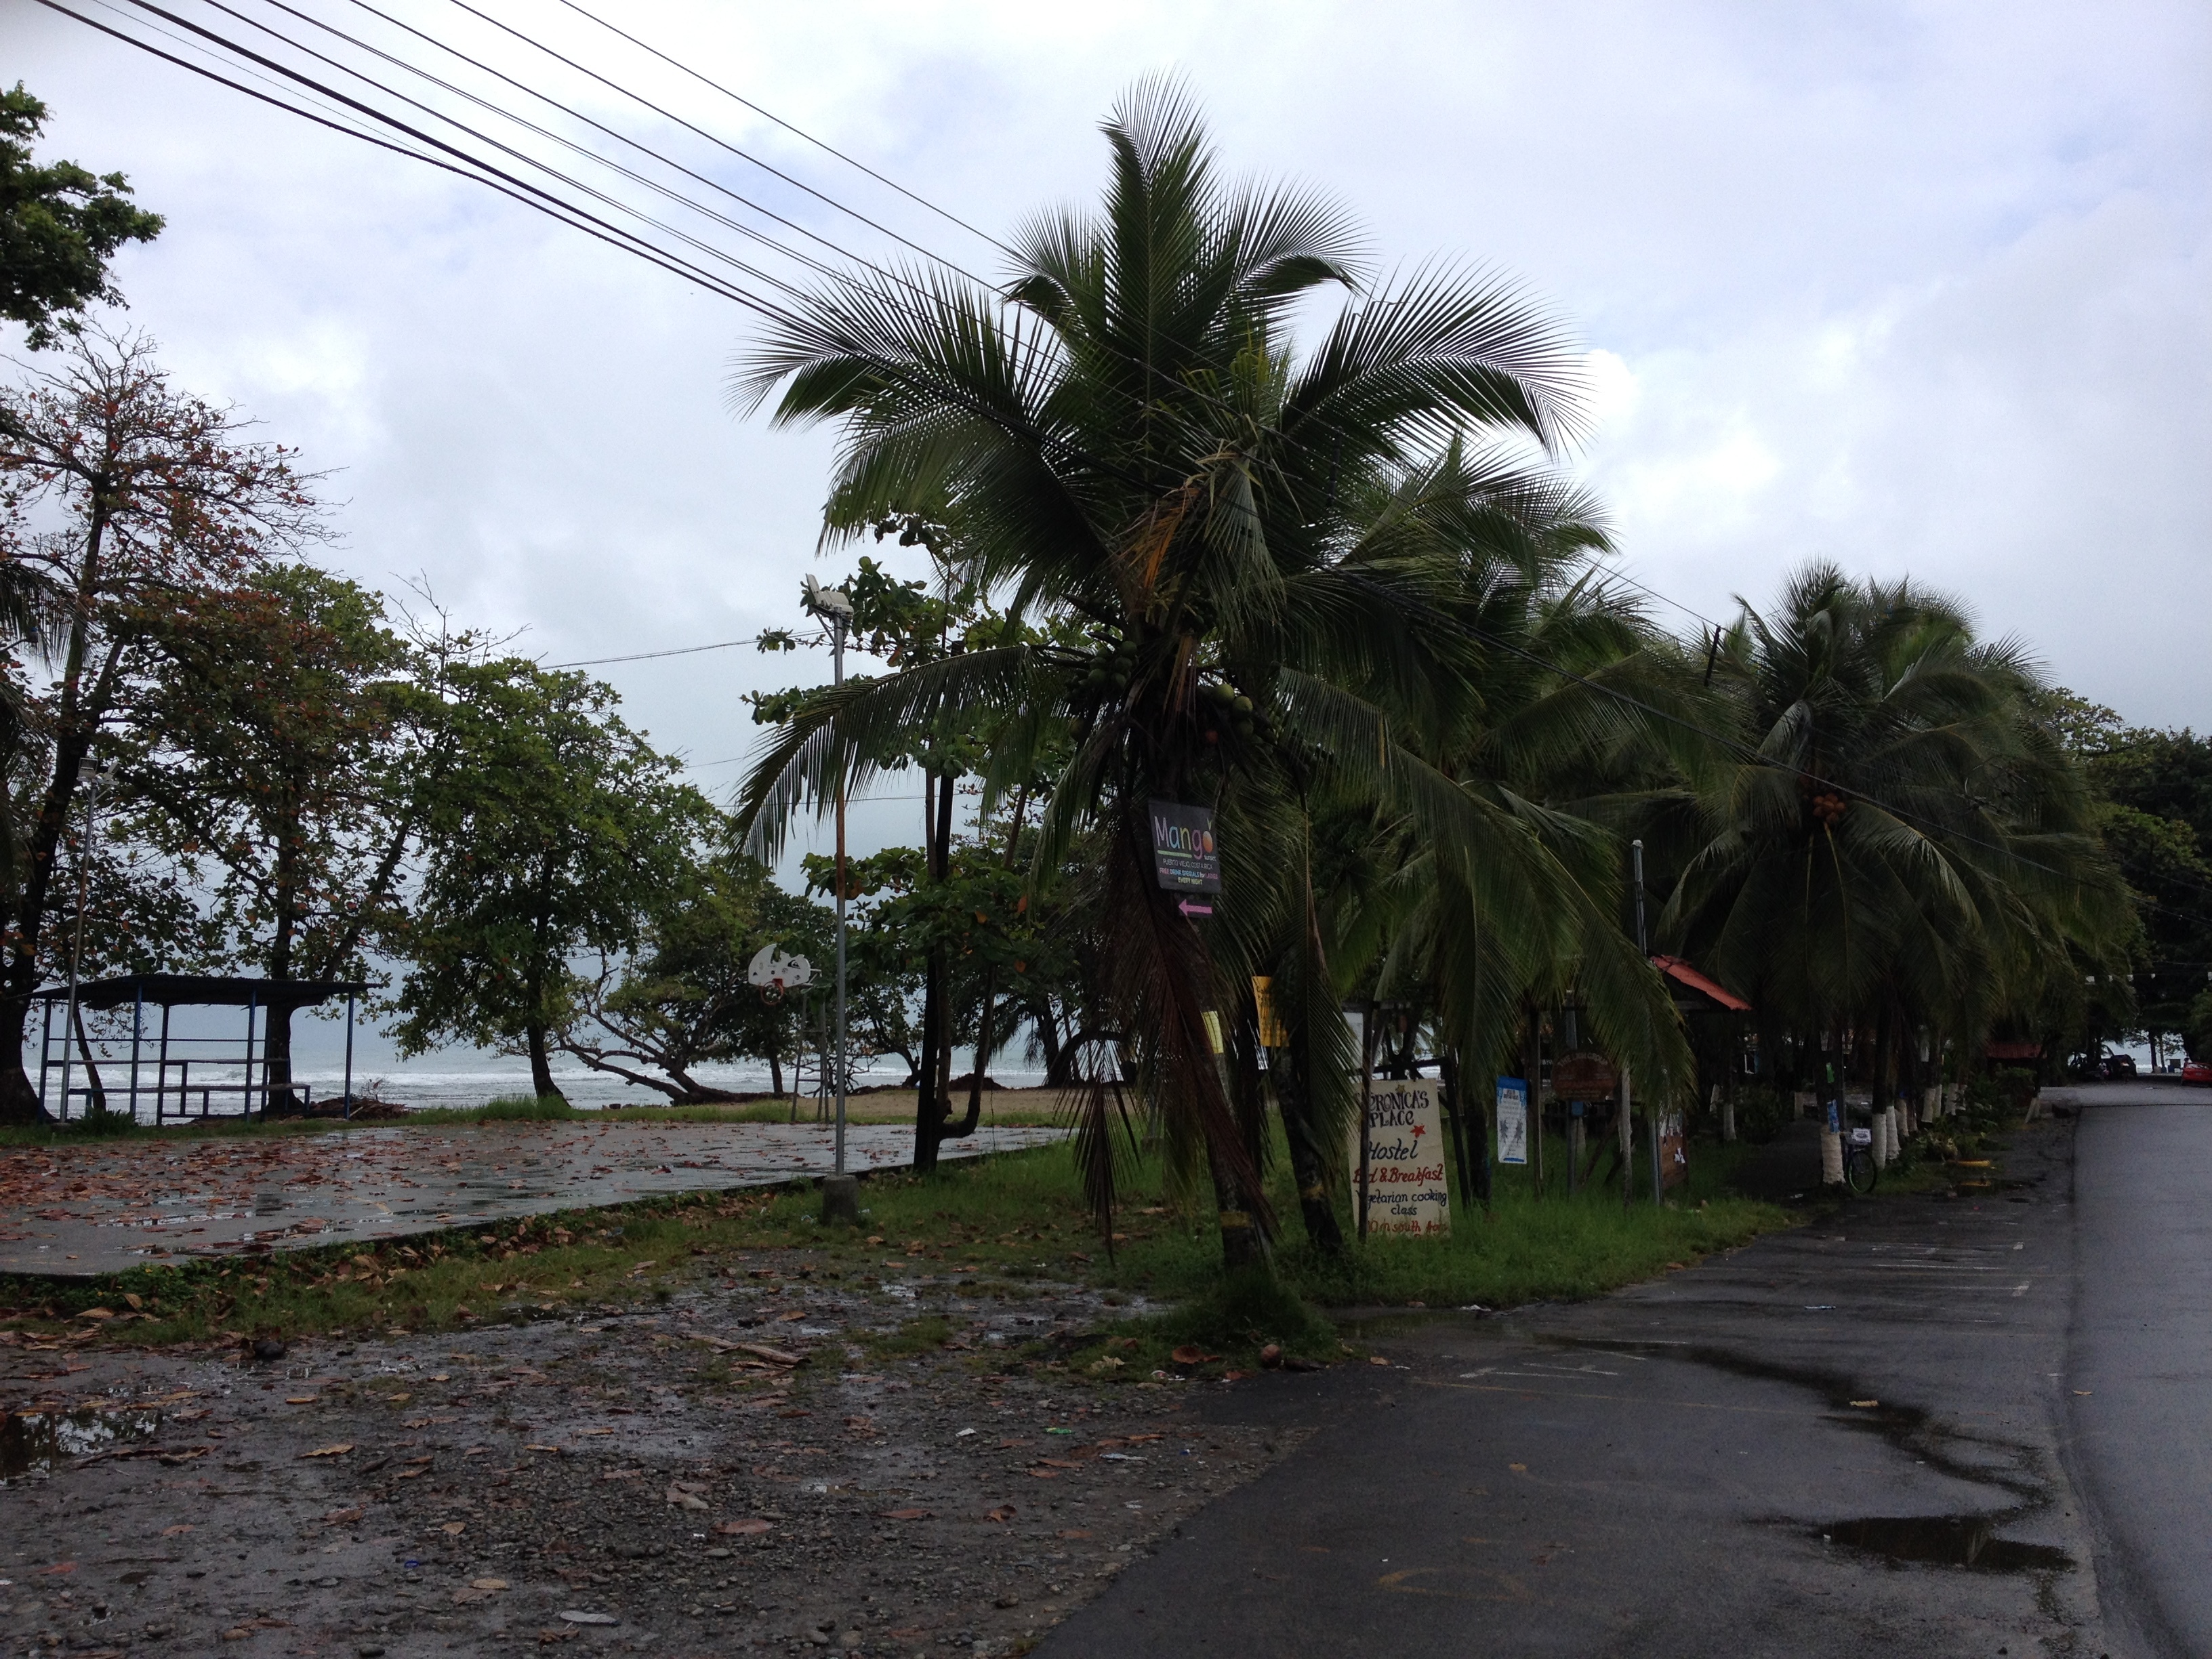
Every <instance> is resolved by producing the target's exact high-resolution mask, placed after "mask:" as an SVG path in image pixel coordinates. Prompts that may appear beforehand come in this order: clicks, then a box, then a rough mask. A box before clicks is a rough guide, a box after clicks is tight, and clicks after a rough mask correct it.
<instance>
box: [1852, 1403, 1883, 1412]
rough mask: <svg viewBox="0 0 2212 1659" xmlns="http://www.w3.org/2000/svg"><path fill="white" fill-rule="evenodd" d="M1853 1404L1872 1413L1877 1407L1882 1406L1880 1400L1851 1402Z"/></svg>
mask: <svg viewBox="0 0 2212 1659" xmlns="http://www.w3.org/2000/svg"><path fill="white" fill-rule="evenodd" d="M1851 1404H1852V1405H1854V1406H1856V1407H1858V1409H1859V1410H1861V1411H1863V1412H1865V1411H1872V1410H1873V1409H1874V1408H1875V1407H1876V1406H1879V1405H1880V1404H1881V1401H1879V1400H1854V1401H1851Z"/></svg>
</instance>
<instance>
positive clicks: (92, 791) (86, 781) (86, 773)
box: [76, 755, 115, 795]
mask: <svg viewBox="0 0 2212 1659" xmlns="http://www.w3.org/2000/svg"><path fill="white" fill-rule="evenodd" d="M114 781H115V774H114V773H112V772H111V771H109V770H108V769H106V767H104V766H102V765H101V764H100V763H99V762H98V761H96V760H94V759H93V758H92V757H91V756H89V755H88V756H86V757H84V758H83V759H82V760H81V761H79V762H78V763H76V787H78V788H79V789H82V791H84V792H85V793H87V794H88V795H100V794H105V793H106V792H107V789H108V787H109V786H110V785H111V784H112V783H113V782H114Z"/></svg>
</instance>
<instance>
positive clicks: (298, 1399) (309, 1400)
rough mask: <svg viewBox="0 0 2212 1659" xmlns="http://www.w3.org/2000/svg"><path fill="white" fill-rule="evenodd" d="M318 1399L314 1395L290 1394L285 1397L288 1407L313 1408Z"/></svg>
mask: <svg viewBox="0 0 2212 1659" xmlns="http://www.w3.org/2000/svg"><path fill="white" fill-rule="evenodd" d="M318 1398H319V1396H317V1395H312V1394H288V1395H285V1396H284V1403H285V1404H286V1405H288V1406H312V1405H313V1404H314V1403H315V1401H316V1400H317V1399H318Z"/></svg>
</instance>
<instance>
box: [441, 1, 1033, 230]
mask: <svg viewBox="0 0 2212 1659" xmlns="http://www.w3.org/2000/svg"><path fill="white" fill-rule="evenodd" d="M455 3H457V4H458V3H459V0H455ZM561 3H562V5H564V6H566V7H568V9H569V10H570V11H573V12H574V13H575V14H576V15H578V16H579V17H582V18H584V19H586V20H587V21H591V22H593V23H596V24H598V25H599V27H601V28H603V29H605V30H606V31H607V33H610V34H612V35H616V36H618V37H619V38H621V39H622V40H627V41H629V43H630V45H632V46H635V47H636V48H637V49H638V50H639V51H641V52H647V53H648V54H650V55H651V56H653V57H654V58H659V60H660V61H661V62H662V63H664V64H667V65H668V66H669V67H670V68H671V69H675V70H682V71H683V72H684V74H686V75H688V76H690V77H691V78H692V79H693V80H695V81H696V82H700V83H701V84H702V85H703V86H707V87H710V88H713V89H714V91H716V92H719V93H720V94H722V96H723V97H725V98H727V99H729V100H731V101H732V103H736V104H742V105H743V106H744V107H745V108H747V109H749V110H750V111H752V112H753V113H754V114H756V115H757V116H760V117H762V118H763V119H766V120H769V121H773V122H775V125H778V126H780V127H781V128H782V129H783V130H784V131H786V132H788V133H790V134H792V135H793V137H798V138H802V139H804V140H805V142H806V143H810V144H811V145H813V146H814V147H815V149H818V150H823V151H825V152H826V153H828V154H829V155H834V156H836V158H837V159H838V160H839V161H842V162H843V163H844V164H845V165H846V166H847V167H854V168H856V169H858V170H859V171H860V172H861V173H866V175H867V176H868V177H869V178H871V179H874V180H875V181H876V182H877V183H878V184H879V185H888V186H889V187H890V189H892V190H895V191H897V192H898V193H899V194H900V195H902V196H903V197H906V198H907V199H908V201H910V202H915V203H917V204H920V205H921V206H922V207H925V208H927V209H928V210H929V211H931V212H932V213H933V214H935V215H936V216H938V217H939V218H940V219H943V220H945V221H946V222H948V223H951V224H955V225H957V226H959V228H961V229H963V230H964V231H966V232H967V233H968V234H969V235H971V236H975V237H980V238H981V240H984V241H986V242H988V243H989V244H990V245H991V246H993V247H995V248H997V249H998V250H999V251H1000V252H1002V253H1006V254H1008V255H1011V256H1012V257H1014V258H1019V257H1020V256H1019V255H1018V254H1017V253H1015V251H1014V250H1013V249H1012V248H1011V247H1009V246H1007V245H1006V243H1004V242H1002V241H1000V240H999V239H998V238H997V237H995V236H994V235H993V234H991V233H990V232H989V231H987V230H984V229H981V228H979V227H977V226H975V225H972V224H970V223H969V222H968V221H967V220H965V219H963V218H962V217H961V216H959V215H958V214H957V213H955V212H953V211H952V210H951V209H949V208H945V207H940V206H939V204H936V203H935V202H933V201H931V200H930V199H929V198H928V197H926V196H922V195H920V194H918V193H916V192H915V191H911V190H908V188H907V187H906V186H905V185H902V184H901V183H899V181H898V180H897V179H891V178H887V177H885V176H884V174H882V173H878V172H877V171H876V170H875V168H873V167H870V166H869V165H868V164H867V163H866V162H865V161H856V160H854V158H853V157H852V156H850V155H847V154H846V153H845V152H844V151H843V150H842V149H838V148H837V147H836V145H834V144H832V143H829V142H827V141H826V140H824V139H821V138H817V137H815V136H814V135H813V134H812V133H811V132H809V131H806V130H805V128H804V127H801V126H798V125H794V124H793V123H792V122H789V121H787V120H785V119H784V118H783V117H781V115H778V114H776V113H775V111H773V110H768V109H763V108H762V107H761V106H759V105H758V104H756V103H755V102H753V100H751V99H750V98H747V97H745V96H744V95H743V94H739V93H735V92H732V91H731V90H730V89H729V88H727V87H726V86H724V85H722V84H721V83H720V82H718V81H713V80H709V79H708V77H707V76H704V75H702V74H701V73H700V72H699V71H698V70H696V69H694V68H692V67H691V66H690V64H685V63H682V62H679V61H678V59H676V58H671V57H670V56H669V55H668V54H667V53H666V52H663V51H661V50H660V48H659V47H658V46H651V45H648V44H647V42H645V41H643V40H639V39H638V38H637V36H635V35H634V34H630V33H627V32H625V31H624V30H622V29H619V28H617V27H615V26H614V25H613V24H612V23H610V22H608V21H606V19H605V18H604V17H601V16H599V15H597V14H596V13H593V12H589V11H586V10H585V9H584V8H583V7H581V6H580V5H578V4H577V3H576V0H561ZM465 9H466V8H465ZM478 15H481V14H478Z"/></svg>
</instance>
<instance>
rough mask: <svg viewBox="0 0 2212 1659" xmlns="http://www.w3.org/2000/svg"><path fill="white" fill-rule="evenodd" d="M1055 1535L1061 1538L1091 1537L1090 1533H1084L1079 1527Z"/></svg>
mask: <svg viewBox="0 0 2212 1659" xmlns="http://www.w3.org/2000/svg"><path fill="white" fill-rule="evenodd" d="M1054 1536H1055V1537H1059V1538H1088V1537H1090V1536H1091V1534H1089V1533H1087V1532H1085V1531H1083V1530H1082V1529H1081V1528H1078V1527H1070V1528H1066V1530H1064V1531H1062V1532H1059V1533H1056V1534H1054Z"/></svg>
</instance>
